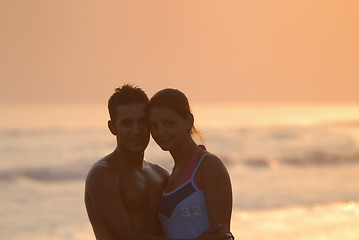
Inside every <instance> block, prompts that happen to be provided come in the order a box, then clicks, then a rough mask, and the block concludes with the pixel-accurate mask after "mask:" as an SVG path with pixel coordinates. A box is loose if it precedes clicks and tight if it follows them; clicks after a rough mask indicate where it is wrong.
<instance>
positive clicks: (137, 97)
mask: <svg viewBox="0 0 359 240" xmlns="http://www.w3.org/2000/svg"><path fill="white" fill-rule="evenodd" d="M131 103H146V104H148V103H149V99H148V97H147V95H146V93H145V92H144V91H143V90H142V89H141V88H139V87H137V86H134V85H133V84H124V85H123V86H122V87H119V88H116V89H115V92H114V93H113V94H112V96H111V97H110V99H109V100H108V111H109V114H110V119H111V121H115V120H116V108H117V107H118V106H123V105H128V104H131Z"/></svg>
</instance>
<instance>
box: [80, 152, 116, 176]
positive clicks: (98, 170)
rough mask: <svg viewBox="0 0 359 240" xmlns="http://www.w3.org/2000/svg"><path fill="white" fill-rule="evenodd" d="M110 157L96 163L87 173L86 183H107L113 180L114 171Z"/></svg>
mask: <svg viewBox="0 0 359 240" xmlns="http://www.w3.org/2000/svg"><path fill="white" fill-rule="evenodd" d="M109 158H110V156H106V157H104V158H102V159H100V160H98V161H97V162H95V163H94V164H93V165H92V167H91V168H90V170H89V172H88V173H87V177H86V182H93V181H95V182H97V181H106V180H108V179H109V178H110V179H111V178H113V177H114V174H113V170H112V168H111V166H110V164H109V163H108V159H109Z"/></svg>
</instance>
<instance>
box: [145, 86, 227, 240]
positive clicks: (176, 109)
mask: <svg viewBox="0 0 359 240" xmlns="http://www.w3.org/2000/svg"><path fill="white" fill-rule="evenodd" d="M149 118H150V126H151V134H152V137H153V139H154V140H155V141H156V143H157V144H158V145H159V146H160V147H161V148H162V150H164V151H169V152H170V154H171V156H172V157H173V160H174V167H173V170H172V173H171V175H170V177H169V180H168V184H167V186H166V188H165V190H164V192H163V195H162V199H161V203H160V209H159V217H160V220H161V223H162V226H163V229H164V232H165V237H166V238H171V239H194V238H197V237H198V236H200V235H201V234H202V233H203V232H205V231H206V230H208V229H210V228H211V227H215V226H218V225H223V228H222V230H221V231H223V233H228V232H230V220H231V212H232V188H231V182H230V178H229V175H228V172H227V169H226V167H225V166H224V164H223V162H222V161H221V159H220V158H218V157H217V156H216V155H214V154H212V153H210V152H208V151H207V150H206V149H205V147H204V146H202V145H197V144H196V142H195V141H194V139H193V138H192V134H194V133H196V132H197V131H196V129H195V127H194V117H193V115H192V113H191V110H190V106H189V102H188V99H187V97H186V96H185V95H184V94H183V93H182V92H181V91H179V90H176V89H164V90H161V91H159V92H158V93H156V94H155V95H154V96H153V97H152V98H151V100H150V104H149Z"/></svg>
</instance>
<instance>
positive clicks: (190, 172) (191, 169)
mask: <svg viewBox="0 0 359 240" xmlns="http://www.w3.org/2000/svg"><path fill="white" fill-rule="evenodd" d="M201 149H203V150H206V148H205V146H203V145H198V147H197V150H196V153H195V154H194V155H193V158H192V160H191V162H190V164H189V167H188V169H187V172H186V175H185V177H184V178H183V180H182V182H181V184H183V183H185V182H186V181H188V180H189V179H191V178H192V175H193V173H194V172H195V171H196V166H197V161H196V160H197V157H198V155H199V153H200V151H201Z"/></svg>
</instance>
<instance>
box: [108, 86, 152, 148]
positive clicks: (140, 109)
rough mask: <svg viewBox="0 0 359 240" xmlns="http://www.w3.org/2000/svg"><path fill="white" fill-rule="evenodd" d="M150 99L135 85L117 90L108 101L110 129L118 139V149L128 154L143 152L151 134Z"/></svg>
mask: <svg viewBox="0 0 359 240" xmlns="http://www.w3.org/2000/svg"><path fill="white" fill-rule="evenodd" d="M148 103H149V99H148V97H147V95H146V93H145V92H144V91H143V90H142V89H140V88H138V87H135V86H133V85H130V84H125V85H123V86H122V87H120V88H116V90H115V92H114V93H113V94H112V96H111V97H110V99H109V101H108V109H109V113H110V118H111V120H110V121H108V127H109V129H110V131H111V133H112V134H113V135H115V136H116V139H117V148H118V149H122V150H125V151H128V152H143V151H144V150H145V148H146V147H147V145H148V142H149V139H150V132H149V126H148V117H147V111H146V109H147V105H148Z"/></svg>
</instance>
